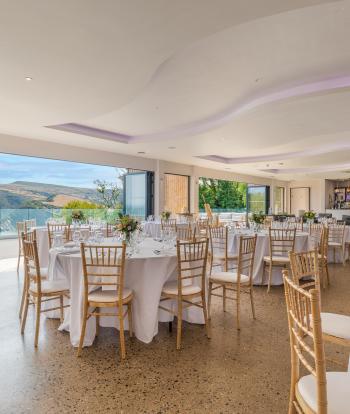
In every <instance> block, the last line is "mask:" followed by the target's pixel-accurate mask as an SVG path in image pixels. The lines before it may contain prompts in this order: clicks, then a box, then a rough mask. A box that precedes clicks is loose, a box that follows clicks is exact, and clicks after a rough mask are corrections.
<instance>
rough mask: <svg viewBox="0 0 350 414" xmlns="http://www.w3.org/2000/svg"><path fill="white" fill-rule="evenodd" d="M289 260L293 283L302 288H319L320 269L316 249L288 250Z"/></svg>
mask: <svg viewBox="0 0 350 414" xmlns="http://www.w3.org/2000/svg"><path fill="white" fill-rule="evenodd" d="M289 260H290V267H291V270H292V277H293V281H294V283H296V284H297V285H299V286H301V287H302V288H303V289H306V288H308V289H310V288H312V289H318V290H320V286H321V285H320V270H319V265H318V251H317V250H312V251H309V252H303V253H294V252H289ZM305 279H306V280H305Z"/></svg>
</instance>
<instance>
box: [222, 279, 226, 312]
mask: <svg viewBox="0 0 350 414" xmlns="http://www.w3.org/2000/svg"><path fill="white" fill-rule="evenodd" d="M222 307H223V309H224V312H226V286H225V285H222Z"/></svg>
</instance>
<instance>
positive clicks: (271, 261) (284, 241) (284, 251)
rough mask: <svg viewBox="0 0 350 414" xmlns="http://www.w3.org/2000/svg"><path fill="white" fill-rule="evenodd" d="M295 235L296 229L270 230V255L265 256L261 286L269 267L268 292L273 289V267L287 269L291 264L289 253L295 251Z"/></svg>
mask: <svg viewBox="0 0 350 414" xmlns="http://www.w3.org/2000/svg"><path fill="white" fill-rule="evenodd" d="M295 234H296V229H295V228H287V229H280V228H278V229H272V228H269V255H268V256H264V263H263V275H262V279H261V284H263V283H264V278H265V268H266V266H268V267H269V276H268V282H267V292H269V291H270V288H271V281H272V270H273V267H283V268H286V267H287V265H288V264H289V257H288V253H289V252H290V251H294V245H295Z"/></svg>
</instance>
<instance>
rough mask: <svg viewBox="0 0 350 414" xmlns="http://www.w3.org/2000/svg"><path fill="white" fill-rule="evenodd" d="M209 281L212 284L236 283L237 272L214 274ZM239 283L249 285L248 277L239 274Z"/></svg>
mask: <svg viewBox="0 0 350 414" xmlns="http://www.w3.org/2000/svg"><path fill="white" fill-rule="evenodd" d="M209 280H210V281H211V282H214V283H237V272H215V273H213V274H212V275H210V277H209ZM241 283H249V276H246V275H242V274H241Z"/></svg>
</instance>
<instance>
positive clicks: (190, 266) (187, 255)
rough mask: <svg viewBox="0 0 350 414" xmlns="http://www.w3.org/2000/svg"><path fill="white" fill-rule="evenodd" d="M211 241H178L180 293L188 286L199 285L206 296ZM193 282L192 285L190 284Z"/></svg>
mask: <svg viewBox="0 0 350 414" xmlns="http://www.w3.org/2000/svg"><path fill="white" fill-rule="evenodd" d="M208 246H209V240H208V239H205V240H199V241H186V242H181V241H179V240H178V241H177V244H176V248H177V272H178V278H177V281H178V292H179V296H181V295H182V288H183V287H184V286H186V285H188V284H194V283H196V284H199V286H200V287H201V289H202V292H204V294H205V284H206V269H207V260H208ZM189 282H191V283H189Z"/></svg>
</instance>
